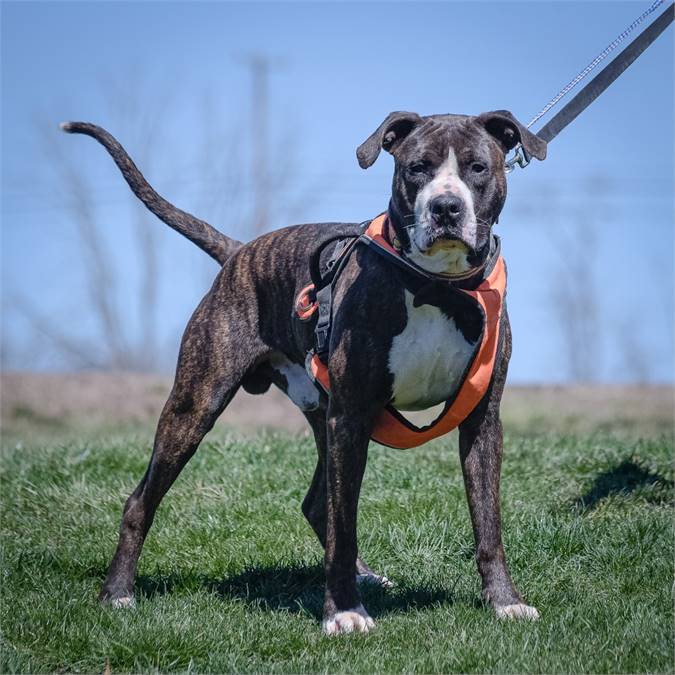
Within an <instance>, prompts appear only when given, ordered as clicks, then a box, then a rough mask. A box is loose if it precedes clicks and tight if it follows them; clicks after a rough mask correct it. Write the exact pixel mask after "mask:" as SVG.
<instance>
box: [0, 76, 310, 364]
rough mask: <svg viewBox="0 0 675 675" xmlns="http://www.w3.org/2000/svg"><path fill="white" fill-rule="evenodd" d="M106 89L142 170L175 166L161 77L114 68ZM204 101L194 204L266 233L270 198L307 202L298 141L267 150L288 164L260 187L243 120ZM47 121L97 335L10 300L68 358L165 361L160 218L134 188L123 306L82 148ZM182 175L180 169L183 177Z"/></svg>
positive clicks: (232, 229)
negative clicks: (132, 279)
mask: <svg viewBox="0 0 675 675" xmlns="http://www.w3.org/2000/svg"><path fill="white" fill-rule="evenodd" d="M101 89H102V93H103V95H104V97H105V100H106V101H107V107H108V110H109V111H110V112H109V115H108V119H109V120H112V123H111V126H113V127H114V128H115V129H117V128H119V129H124V130H125V142H127V144H128V145H129V149H130V150H131V152H132V155H133V156H134V159H135V160H136V161H137V163H138V165H139V166H140V167H141V168H142V170H143V171H144V173H145V174H146V175H147V176H154V175H156V174H155V171H154V167H156V166H157V165H159V164H160V163H161V164H163V165H169V166H171V165H172V163H173V161H163V160H164V159H165V158H166V154H165V153H164V152H163V151H162V148H163V147H164V146H169V147H170V146H171V144H168V143H166V142H165V133H164V128H163V124H162V120H164V119H165V111H166V110H167V109H168V108H169V105H168V103H169V96H168V95H165V96H161V97H160V98H157V93H156V86H153V94H152V97H150V96H149V95H148V94H147V89H146V87H145V86H144V82H143V80H142V79H141V78H140V77H138V76H131V77H127V78H124V79H112V78H107V79H105V80H103V81H102V87H101ZM199 107H200V112H201V118H202V124H201V126H200V127H199V128H196V129H194V133H195V136H197V142H196V143H195V144H193V147H194V148H195V152H194V157H193V158H191V159H190V160H188V162H190V161H191V162H192V164H191V165H190V166H189V167H188V170H186V169H185V166H183V167H182V169H183V171H182V174H181V176H180V182H181V183H184V182H185V179H184V176H185V175H188V176H190V179H189V180H190V182H192V184H193V187H194V188H195V189H194V190H193V192H192V195H191V196H192V202H191V205H190V207H191V209H192V210H194V211H196V212H198V213H200V214H203V215H204V217H205V218H207V219H208V220H210V221H211V222H214V223H216V226H217V227H219V228H220V229H222V230H223V231H226V232H228V234H231V233H234V234H237V235H238V236H242V235H243V238H248V237H250V236H251V235H256V234H260V229H261V227H267V216H266V215H265V218H264V219H263V220H261V213H262V214H267V213H269V209H270V208H271V205H272V204H274V206H275V210H276V213H277V214H278V213H279V212H282V211H290V210H293V211H294V212H295V213H296V214H297V213H298V212H300V211H301V210H302V209H303V205H304V203H305V202H306V199H303V198H302V196H300V198H299V201H298V202H296V203H292V200H290V199H287V198H286V195H284V191H285V190H286V189H287V187H288V185H289V183H290V181H292V180H293V177H292V176H290V174H291V172H292V171H294V168H293V166H294V157H295V148H296V146H295V145H294V144H289V143H288V136H285V137H284V138H283V139H282V142H281V145H280V147H279V150H278V152H277V154H278V156H279V157H282V158H283V161H281V162H278V163H277V162H275V161H274V160H275V158H274V157H272V158H270V156H269V155H270V154H271V153H268V155H267V157H266V160H265V161H266V162H268V163H269V164H271V165H272V166H279V167H282V168H281V169H280V170H279V171H278V172H274V171H271V170H269V166H266V168H265V189H264V192H262V193H261V192H260V190H259V188H256V187H255V185H253V184H252V181H251V179H250V177H249V178H248V180H247V177H246V175H245V174H244V173H243V172H242V171H241V166H242V165H243V164H244V161H243V159H244V152H243V148H242V144H241V140H240V139H241V138H242V136H243V134H242V133H240V130H237V129H234V130H233V129H232V128H223V126H222V124H221V123H220V120H221V119H223V115H222V111H220V110H219V109H218V106H217V105H216V103H215V102H214V100H213V99H212V98H210V97H208V96H206V97H204V100H203V102H202V104H201V105H200V106H199ZM43 117H44V116H43ZM39 129H40V134H41V139H42V146H43V148H44V151H45V155H46V158H47V160H48V163H49V164H50V165H51V166H52V167H53V168H54V170H55V171H54V173H55V180H56V181H57V182H58V191H57V193H58V194H60V195H67V202H66V204H65V206H63V205H61V208H65V210H66V211H67V213H68V214H69V219H70V220H71V222H72V223H73V224H74V226H75V228H76V232H77V241H78V246H79V247H80V249H81V253H82V255H80V256H76V258H77V260H78V261H81V264H82V272H83V274H84V279H85V283H84V286H85V287H86V294H87V299H86V303H87V304H86V307H85V308H83V310H82V311H83V312H85V313H86V314H87V315H89V316H90V317H92V318H93V319H94V322H95V335H96V337H95V339H85V338H84V337H83V336H82V335H81V334H78V329H77V328H74V327H72V326H71V327H69V326H68V325H67V324H65V323H64V322H62V321H58V320H56V319H55V318H54V317H50V316H49V315H48V314H47V313H45V312H44V311H43V310H42V309H41V308H40V307H39V306H38V305H37V304H36V303H35V302H32V301H31V300H30V299H29V298H27V297H26V296H25V295H24V294H21V293H18V292H14V293H13V301H12V302H11V310H12V311H13V312H14V313H15V314H16V315H19V316H21V317H22V318H23V320H24V321H25V322H26V323H27V324H28V325H29V326H30V329H31V332H32V334H33V336H34V338H35V339H36V340H39V341H43V342H44V343H45V344H48V345H49V347H50V349H51V350H52V351H53V352H55V353H58V355H59V358H60V359H61V360H62V361H63V362H64V363H65V364H66V365H68V366H69V367H72V368H76V369H80V368H96V369H107V370H137V371H149V370H156V369H158V368H160V367H162V366H164V365H165V364H164V362H163V359H162V357H161V354H162V351H163V350H162V349H161V343H160V339H159V338H158V335H157V311H158V296H159V293H160V288H161V286H162V279H161V278H160V276H161V275H160V270H161V247H160V245H159V243H160V238H161V235H160V232H161V227H162V226H161V225H159V224H158V223H157V221H156V220H155V218H154V217H153V216H152V215H151V214H149V213H148V211H147V210H146V209H145V208H144V207H143V206H142V205H141V204H140V203H139V202H138V201H137V200H136V199H135V197H134V196H133V195H132V194H131V193H128V195H129V196H128V199H129V204H130V205H131V208H132V213H133V214H134V216H133V224H134V233H135V251H133V252H129V253H130V254H131V255H133V256H135V258H136V259H137V264H138V275H137V276H138V285H137V289H136V291H135V293H134V297H133V298H132V299H131V300H132V302H130V303H124V306H122V307H121V306H120V304H119V303H118V297H119V281H120V279H119V270H118V269H117V268H116V265H115V261H114V259H113V258H112V257H111V256H110V255H109V253H108V250H107V248H106V243H105V232H106V229H110V228H109V227H108V228H106V224H105V223H104V222H102V218H101V216H100V213H99V212H98V210H97V208H96V206H97V205H96V194H97V191H96V189H95V186H94V185H92V183H91V181H90V180H89V179H88V177H87V174H86V170H85V169H84V168H83V167H82V166H80V165H78V164H77V162H76V160H75V159H74V157H75V155H74V153H72V152H69V146H68V145H67V144H65V143H63V142H59V141H61V139H60V138H58V137H57V133H58V132H56V131H55V129H54V124H53V120H51V119H50V120H49V123H47V124H45V123H41V124H40V125H39ZM129 132H131V133H132V134H133V137H132V141H131V143H129V142H128V140H127V139H128V133H129ZM266 142H267V141H266ZM183 161H184V162H185V160H183ZM174 178H175V177H174ZM166 182H171V181H170V180H169V181H166ZM175 182H176V183H178V182H179V179H178V178H175ZM312 192H313V191H312ZM251 194H253V195H254V199H246V198H242V195H244V196H246V195H251ZM300 195H302V190H300ZM125 199H126V197H125ZM263 202H264V203H263ZM55 207H56V205H55ZM204 261H205V262H204V266H203V269H204V275H203V279H202V282H203V286H204V288H206V287H208V284H210V283H211V281H212V279H213V276H214V274H215V272H216V271H217V267H215V266H214V264H213V261H210V259H208V258H207V257H206V256H205V257H204ZM135 276H136V275H135ZM133 308H135V309H133ZM131 311H136V312H137V321H136V322H135V323H136V324H137V326H138V328H137V329H136V330H132V329H129V328H128V325H129V324H130V323H134V322H130V321H128V319H129V312H131ZM6 337H7V336H6ZM12 353H13V347H12V345H11V344H10V345H7V344H5V346H4V348H3V353H2V356H3V358H6V357H7V355H10V354H12Z"/></svg>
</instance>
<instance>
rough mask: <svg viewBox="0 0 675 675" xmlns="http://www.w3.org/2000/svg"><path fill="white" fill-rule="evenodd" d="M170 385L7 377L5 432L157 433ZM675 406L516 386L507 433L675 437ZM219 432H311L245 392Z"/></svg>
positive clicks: (147, 380)
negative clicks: (151, 429) (125, 429)
mask: <svg viewBox="0 0 675 675" xmlns="http://www.w3.org/2000/svg"><path fill="white" fill-rule="evenodd" d="M171 382H172V381H171V378H170V377H165V376H157V375H140V374H132V373H70V374H62V373H59V374H42V373H18V372H14V373H5V374H3V375H2V376H1V378H0V384H1V387H2V398H1V403H2V405H1V424H2V430H3V432H4V434H5V435H9V436H12V435H14V434H19V435H23V434H27V433H35V434H47V435H54V434H58V433H63V432H68V431H80V430H83V429H85V430H86V429H96V428H103V427H115V426H118V425H123V426H131V427H133V426H143V427H146V426H154V425H155V424H156V422H157V418H158V416H159V413H160V411H161V409H162V406H163V405H164V402H165V401H166V398H167V396H168V394H169V391H170V389H171ZM674 405H675V404H674V392H673V388H672V387H669V386H569V387H561V386H533V387H523V386H513V387H509V388H508V389H507V391H506V393H505V395H504V402H503V406H502V412H503V418H504V422H505V425H506V427H507V428H510V429H515V430H518V431H521V432H523V431H530V432H547V431H556V432H570V433H571V432H587V431H591V430H604V431H609V430H611V431H619V432H625V433H629V434H631V435H648V436H651V435H654V434H660V433H671V432H672V429H673V410H674ZM411 417H413V416H412V415H411ZM422 421H424V420H422ZM219 425H221V426H222V425H226V426H228V427H231V428H235V429H237V430H238V431H240V432H242V433H245V434H251V433H256V432H258V431H260V430H261V429H276V430H283V431H289V432H293V433H301V432H305V431H306V430H307V425H306V423H305V419H304V417H303V416H302V414H301V413H300V412H299V411H298V409H297V408H296V407H295V406H294V405H293V404H292V403H290V401H288V400H287V399H286V397H285V396H284V395H283V394H282V393H281V392H279V391H278V390H276V389H274V388H273V389H271V390H270V391H269V392H268V393H267V394H265V395H263V396H255V397H254V396H251V395H249V394H246V393H245V392H243V391H240V392H239V393H238V394H237V396H236V397H235V399H234V400H233V401H232V403H231V404H230V405H229V406H228V408H227V410H226V411H225V412H224V413H223V415H222V416H221V418H220V421H219Z"/></svg>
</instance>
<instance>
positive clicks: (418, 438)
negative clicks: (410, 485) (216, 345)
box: [295, 214, 506, 449]
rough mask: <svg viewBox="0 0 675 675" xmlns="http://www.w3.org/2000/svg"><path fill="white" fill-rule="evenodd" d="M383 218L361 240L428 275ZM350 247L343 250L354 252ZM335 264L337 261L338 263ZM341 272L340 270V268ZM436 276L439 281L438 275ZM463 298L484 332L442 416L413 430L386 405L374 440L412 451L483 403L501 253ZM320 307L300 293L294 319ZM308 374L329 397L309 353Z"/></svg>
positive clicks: (495, 333)
mask: <svg viewBox="0 0 675 675" xmlns="http://www.w3.org/2000/svg"><path fill="white" fill-rule="evenodd" d="M387 226H388V223H387V216H386V214H383V215H381V216H378V217H377V218H376V219H374V220H373V221H372V222H371V223H370V225H369V226H368V228H367V229H366V231H365V233H364V234H363V235H362V236H361V238H360V239H362V240H364V242H363V243H366V244H369V245H371V246H375V247H379V248H380V249H381V250H380V251H378V252H381V253H384V254H385V256H386V257H390V256H391V258H392V262H394V261H395V260H396V264H401V263H402V264H403V265H404V266H406V267H409V268H412V269H413V271H416V272H417V273H418V274H422V275H425V276H427V273H426V272H424V271H423V270H419V269H417V268H416V266H414V265H412V264H411V263H409V261H407V260H406V259H405V258H403V257H402V256H401V254H400V252H399V250H398V247H397V246H396V243H397V242H395V241H393V243H392V242H390V240H389V238H388V237H387ZM352 249H353V246H349V247H347V250H348V251H349V250H352ZM399 261H400V262H399ZM338 264H339V263H338ZM338 269H339V268H338ZM434 278H436V279H438V276H435V277H434ZM456 290H459V291H461V292H462V293H464V294H466V296H468V297H469V298H471V300H472V301H473V302H475V304H476V306H477V308H478V309H479V310H480V311H481V315H482V317H483V330H482V334H481V337H480V338H479V341H478V344H477V347H476V350H475V354H474V356H473V359H472V360H471V363H470V365H469V368H468V369H467V372H466V374H465V376H464V379H463V381H462V383H461V384H460V386H459V388H458V390H457V392H456V394H455V395H454V396H453V397H452V398H451V399H448V400H447V401H446V403H445V407H444V409H443V411H442V412H441V414H440V415H439V416H438V417H437V418H436V419H435V420H434V421H433V422H432V423H431V424H428V425H426V426H422V427H418V426H415V425H414V424H413V423H412V422H410V420H408V419H406V418H405V417H404V416H403V415H401V414H400V413H399V412H398V410H396V409H395V408H394V407H393V406H392V405H387V406H386V407H385V408H384V409H383V410H382V412H381V413H380V415H379V417H378V418H377V421H376V423H375V426H374V429H373V432H372V435H371V437H372V439H373V440H374V441H377V442H378V443H381V444H382V445H388V446H390V447H392V448H401V449H406V448H414V447H417V446H419V445H422V444H423V443H426V442H427V441H430V440H432V439H434V438H438V437H439V436H443V435H444V434H447V433H448V432H450V431H452V430H453V429H455V428H456V427H457V426H459V425H460V424H461V423H462V422H463V421H464V420H465V419H466V418H467V417H468V416H469V415H470V414H471V413H472V412H473V410H474V409H475V408H476V406H477V405H478V404H479V403H480V401H481V400H482V399H483V397H484V396H485V394H486V393H487V390H488V388H489V386H490V382H491V381H492V373H493V371H494V366H495V361H496V358H497V348H498V344H499V331H500V324H501V316H502V310H503V304H504V295H505V292H506V265H505V263H504V260H503V258H502V257H501V255H498V256H497V257H496V260H495V261H494V265H493V267H492V270H491V271H490V273H489V274H488V275H487V277H486V278H485V279H484V280H483V281H482V282H481V284H480V285H479V286H478V287H477V288H476V289H475V290H465V289H456ZM317 308H318V303H317V301H316V299H315V296H314V286H313V284H310V285H309V286H307V287H305V288H303V289H302V291H301V292H300V294H299V295H298V298H297V300H296V304H295V312H296V316H297V317H298V318H300V319H302V320H305V321H306V320H308V319H309V318H311V316H312V315H313V314H314V313H315V311H316V310H317ZM307 371H308V374H309V375H310V377H311V378H312V379H313V380H314V382H315V383H317V384H318V385H320V386H321V388H322V389H324V391H326V392H327V393H328V392H330V376H329V372H328V367H327V365H326V363H325V361H324V360H323V359H322V358H321V357H320V355H319V354H317V353H315V352H314V351H310V352H309V354H308V355H307Z"/></svg>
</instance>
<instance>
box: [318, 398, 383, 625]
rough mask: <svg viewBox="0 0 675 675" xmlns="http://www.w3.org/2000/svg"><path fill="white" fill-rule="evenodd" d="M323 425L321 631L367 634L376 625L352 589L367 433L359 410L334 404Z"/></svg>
mask: <svg viewBox="0 0 675 675" xmlns="http://www.w3.org/2000/svg"><path fill="white" fill-rule="evenodd" d="M327 422H328V424H327V436H328V456H327V458H326V459H327V461H326V478H327V480H326V484H327V493H328V494H327V504H326V506H327V508H326V553H325V559H324V564H325V571H326V596H325V601H324V609H323V630H324V633H326V634H327V635H337V634H339V633H351V632H352V631H354V632H361V633H367V632H368V631H369V630H370V629H371V628H373V627H374V626H375V622H374V621H373V620H372V619H371V618H370V616H368V613H367V612H366V610H365V609H364V607H363V605H362V604H361V598H360V596H359V592H358V590H357V587H356V579H355V577H356V558H357V539H356V518H357V510H358V500H359V493H360V490H361V481H362V479H363V473H364V471H365V468H366V458H367V454H368V441H369V440H370V431H371V429H370V425H369V424H368V423H367V421H366V420H364V417H363V412H362V411H359V410H350V409H348V408H347V407H346V406H344V405H343V404H341V403H340V402H336V401H335V400H331V402H330V404H329V406H328V417H327Z"/></svg>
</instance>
